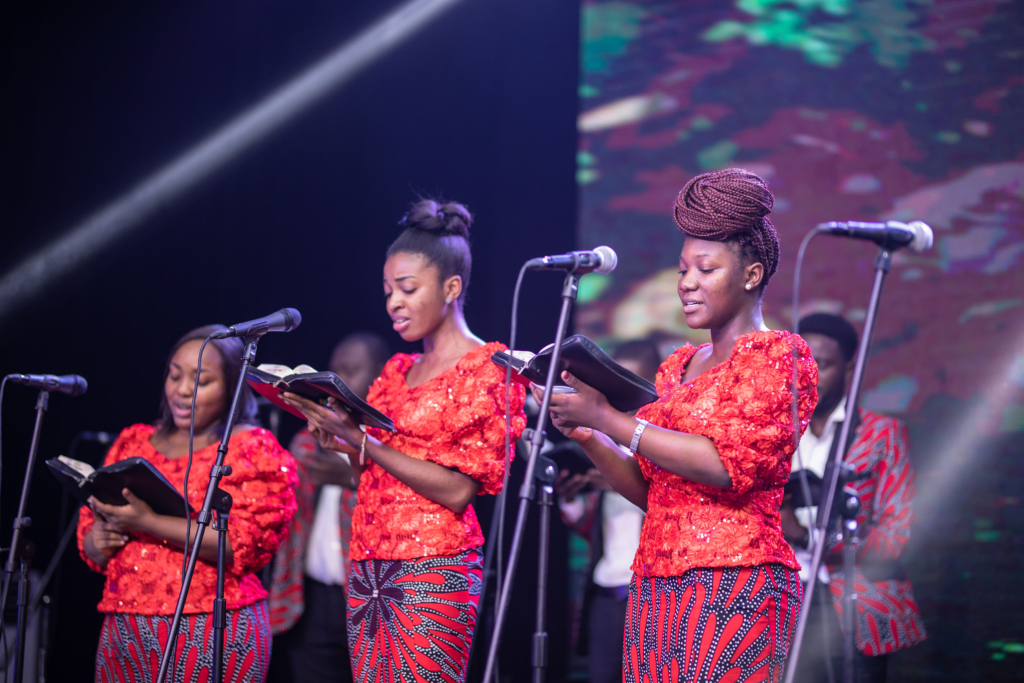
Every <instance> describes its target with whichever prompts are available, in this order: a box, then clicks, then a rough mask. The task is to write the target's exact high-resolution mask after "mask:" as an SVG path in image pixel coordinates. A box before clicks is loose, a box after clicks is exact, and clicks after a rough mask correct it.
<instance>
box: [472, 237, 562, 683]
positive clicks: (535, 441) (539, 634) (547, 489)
mask: <svg viewBox="0 0 1024 683" xmlns="http://www.w3.org/2000/svg"><path fill="white" fill-rule="evenodd" d="M575 260H576V261H577V266H576V267H578V262H579V257H578V256H576V257H575ZM575 270H576V268H573V270H571V271H569V273H568V274H567V275H566V276H565V283H564V284H563V285H562V311H561V313H560V314H559V317H558V329H557V330H556V331H555V346H554V349H552V351H551V365H550V366H549V367H548V376H547V380H545V382H544V398H543V399H542V400H541V404H540V414H538V415H537V426H536V428H535V429H534V430H533V438H531V439H530V458H529V460H527V462H526V475H525V477H524V479H523V485H522V487H521V488H520V489H519V513H518V514H517V515H516V527H515V532H514V533H513V535H512V547H511V549H510V551H509V556H508V569H507V570H506V571H505V581H504V583H503V584H502V586H501V597H500V599H499V601H498V609H497V612H496V615H495V619H494V632H493V633H492V634H491V645H490V648H489V649H488V651H487V666H486V668H485V669H484V679H483V680H484V683H491V676H492V674H493V671H494V667H495V664H496V662H497V659H498V645H499V643H500V642H501V630H502V627H503V626H504V623H505V616H506V613H507V612H508V605H509V599H510V597H511V595H512V583H513V579H514V578H515V573H516V563H517V562H518V560H519V551H520V550H521V548H522V542H523V533H524V531H525V527H526V518H527V516H528V515H529V512H530V509H529V505H530V500H532V498H533V493H535V492H538V491H539V493H540V494H541V520H540V521H541V528H540V538H539V543H540V547H539V552H538V561H537V565H538V566H537V569H538V572H539V573H540V576H539V579H538V582H537V621H536V631H535V632H534V634H533V653H532V656H531V665H532V667H533V678H532V680H533V683H543V681H544V676H545V673H546V670H547V664H548V634H547V633H546V632H545V630H544V629H545V623H544V622H545V619H546V616H547V602H546V601H547V567H548V527H549V525H550V521H551V500H552V493H553V490H552V487H551V483H552V482H553V481H554V476H555V475H556V474H557V473H556V472H555V471H554V466H553V465H547V464H545V465H542V468H541V470H540V472H539V473H538V472H537V460H538V458H539V457H540V449H541V446H543V445H544V427H545V426H546V424H547V419H548V409H549V408H550V406H551V388H552V387H553V386H554V384H555V377H556V376H557V375H558V362H559V360H560V359H561V356H562V342H563V341H564V340H565V331H566V328H568V327H569V314H570V312H571V311H572V304H573V302H574V301H576V294H577V290H578V289H579V283H580V276H579V275H577V274H576V273H575ZM549 470H550V471H549ZM538 479H539V480H538Z"/></svg>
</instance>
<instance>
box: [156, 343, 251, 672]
mask: <svg viewBox="0 0 1024 683" xmlns="http://www.w3.org/2000/svg"><path fill="white" fill-rule="evenodd" d="M258 342H259V337H246V338H245V352H244V353H243V354H242V371H241V372H240V373H239V375H238V383H237V384H236V385H235V396H234V398H232V399H231V410H230V411H229V412H228V421H227V424H226V425H224V436H223V438H222V439H221V440H220V446H218V447H217V460H216V462H214V464H213V467H211V468H210V483H209V484H208V485H207V487H206V497H205V498H204V499H203V507H202V510H200V512H199V515H198V517H197V518H196V538H195V541H193V542H192V551H191V552H190V553H189V556H188V565H187V567H186V569H185V575H184V576H183V577H181V590H180V591H179V592H178V605H177V607H175V608H174V618H173V619H171V628H170V630H169V631H168V632H167V644H166V645H165V646H164V654H163V657H161V658H160V671H159V672H158V673H157V677H156V681H155V683H164V680H165V679H166V677H167V669H168V667H169V666H170V664H171V655H172V653H173V652H174V646H175V643H176V642H177V640H178V629H179V628H180V626H181V617H182V614H183V613H184V611H185V601H186V600H187V599H188V590H189V587H190V586H191V585H192V575H193V574H194V573H195V570H196V561H197V560H198V559H199V549H200V548H201V547H202V545H203V533H204V532H205V531H206V527H207V526H209V524H210V518H211V517H212V516H213V512H212V511H213V508H214V501H215V499H216V497H217V495H218V493H219V492H220V489H218V485H219V484H220V480H221V477H223V476H225V475H226V474H230V473H231V468H230V467H224V457H225V456H226V455H227V453H228V441H230V440H231V431H232V430H233V429H234V428H235V419H236V417H237V416H238V403H239V400H240V399H241V396H242V389H243V387H245V376H246V374H247V373H248V371H249V366H250V365H252V361H253V359H254V358H255V357H256V344H257V343H258ZM222 561H223V554H222V553H219V552H218V554H217V564H218V565H220V564H221V562H222ZM218 588H220V586H218ZM218 597H223V596H218ZM211 683H220V681H218V680H216V679H214V680H213V681H211Z"/></svg>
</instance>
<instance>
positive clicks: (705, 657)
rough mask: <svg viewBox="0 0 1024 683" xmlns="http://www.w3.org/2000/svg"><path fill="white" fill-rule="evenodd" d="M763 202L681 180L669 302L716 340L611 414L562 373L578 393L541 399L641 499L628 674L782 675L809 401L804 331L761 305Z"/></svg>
mask: <svg viewBox="0 0 1024 683" xmlns="http://www.w3.org/2000/svg"><path fill="white" fill-rule="evenodd" d="M772 203H773V197H772V194H771V192H769V191H768V188H767V186H766V185H765V183H764V181H763V180H761V179H760V178H759V177H757V176H756V175H753V174H752V173H748V172H746V171H743V170H740V169H727V170H724V171H717V172H715V173H705V174H703V175H700V176H697V177H696V178H694V179H693V180H691V181H690V182H689V183H687V184H686V186H685V187H684V188H683V190H682V191H681V192H680V193H679V196H678V198H677V199H676V206H675V221H676V225H678V226H679V229H680V230H681V231H682V233H683V235H684V242H683V249H682V253H680V255H679V284H678V293H679V299H680V300H681V301H682V304H683V313H684V315H685V316H686V322H687V324H688V325H689V326H690V327H691V328H700V329H708V330H710V331H711V343H710V344H704V345H702V346H700V347H697V348H694V347H693V346H691V345H689V344H686V345H684V346H682V347H680V348H679V349H677V350H676V351H675V352H674V353H673V354H672V355H671V356H669V357H668V358H667V359H666V360H665V362H664V363H662V365H661V368H660V369H659V371H658V378H657V389H658V395H659V398H658V400H657V401H656V402H655V403H652V404H650V405H648V406H645V407H644V408H642V409H641V410H640V411H639V412H638V413H637V414H636V416H635V417H634V416H632V415H628V414H625V413H621V412H619V411H617V410H615V409H614V408H612V407H611V406H609V405H608V401H607V400H606V399H605V397H604V396H603V395H602V394H601V393H599V392H598V391H597V390H595V389H594V388H592V387H589V386H587V385H586V384H584V383H583V382H580V381H579V380H578V379H576V378H575V377H573V376H572V375H570V374H569V373H564V374H563V379H564V380H565V381H566V383H568V384H569V385H570V386H572V387H574V388H575V389H576V391H577V392H578V393H576V394H555V395H554V396H552V397H551V399H552V400H551V417H552V422H553V423H554V425H555V426H556V427H558V429H560V430H561V431H562V432H563V433H565V434H566V435H568V436H569V437H570V438H572V439H573V440H574V441H576V442H577V443H579V444H580V445H581V446H582V447H583V450H584V451H585V452H586V453H587V455H589V456H590V458H591V459H592V460H593V461H594V463H595V464H596V465H597V467H598V468H599V469H600V470H601V473H602V474H603V475H604V476H605V478H606V479H607V480H608V482H609V483H611V485H612V486H613V487H614V488H615V489H616V490H618V491H619V493H621V494H622V495H623V496H625V497H626V498H628V499H629V500H630V501H632V502H633V503H635V504H636V505H638V506H639V507H641V508H643V509H645V510H646V511H647V517H646V518H645V520H644V524H643V531H642V532H641V536H640V546H639V548H638V549H637V553H636V558H635V559H634V561H633V581H632V583H631V585H630V594H629V604H628V608H627V614H626V628H625V631H626V637H625V645H624V663H623V668H624V671H623V677H624V680H625V681H626V682H627V683H641V682H642V681H663V682H665V683H667V682H668V681H672V682H675V681H736V682H739V681H778V680H779V679H780V677H781V675H782V667H783V664H784V662H785V658H786V654H787V652H788V650H789V646H790V643H791V641H792V638H793V632H794V628H795V625H796V619H797V616H798V614H799V611H800V602H801V599H802V593H803V588H802V586H801V584H800V580H799V577H798V575H797V572H796V570H797V569H798V568H799V565H798V564H797V562H796V558H795V557H794V556H793V552H792V550H791V549H790V547H789V545H788V544H787V543H786V541H785V540H784V539H783V536H782V528H781V525H780V519H779V512H778V510H779V505H780V503H781V502H782V495H783V485H784V484H785V483H786V481H787V480H788V478H789V468H790V461H791V458H792V455H793V436H794V434H793V430H794V429H799V430H800V431H801V433H802V432H803V430H804V429H806V427H807V424H808V421H809V420H810V418H811V414H812V413H813V412H814V406H815V404H816V403H817V392H816V389H815V386H816V385H817V367H816V366H815V364H814V360H813V359H812V358H811V354H810V351H809V350H808V348H807V345H806V344H805V343H804V341H803V340H802V339H800V337H798V336H795V335H792V334H790V333H788V332H775V331H771V330H768V328H766V327H765V324H764V320H763V319H762V317H761V294H762V292H763V290H764V287H765V285H767V284H768V281H769V280H770V279H771V277H772V275H774V274H775V271H776V269H777V268H778V264H779V239H778V236H777V235H776V233H775V228H774V227H773V226H772V223H771V221H770V220H769V219H768V214H769V212H770V211H771V208H772ZM794 357H796V358H798V359H799V360H798V361H797V362H798V363H799V366H800V367H799V369H800V373H799V374H800V382H799V425H794V424H793V415H792V392H791V381H792V377H793V362H794ZM616 444H623V445H628V446H629V450H630V451H631V452H632V453H633V455H635V457H629V456H628V455H626V454H624V452H623V450H622V449H620V448H619V447H618V446H617V445H616Z"/></svg>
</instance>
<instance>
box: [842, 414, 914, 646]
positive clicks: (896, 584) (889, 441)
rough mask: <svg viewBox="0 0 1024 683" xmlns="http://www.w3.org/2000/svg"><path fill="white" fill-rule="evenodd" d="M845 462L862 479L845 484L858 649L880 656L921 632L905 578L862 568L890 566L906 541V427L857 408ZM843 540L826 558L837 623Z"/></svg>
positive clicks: (910, 488) (909, 481)
mask: <svg viewBox="0 0 1024 683" xmlns="http://www.w3.org/2000/svg"><path fill="white" fill-rule="evenodd" d="M860 415H861V422H860V425H859V426H858V427H857V432H856V435H855V440H854V443H853V446H852V447H851V448H850V452H849V453H848V454H847V456H846V460H845V462H846V464H847V465H849V466H851V467H852V468H853V470H854V471H855V472H856V473H857V474H863V473H866V472H870V473H871V474H870V476H868V477H867V478H864V479H861V480H859V481H855V482H853V483H850V484H848V486H850V487H851V488H853V489H854V490H855V491H856V492H857V495H858V496H859V498H860V502H861V511H860V515H858V517H857V523H858V524H859V527H860V530H859V538H860V541H859V547H858V549H857V565H858V566H857V569H856V577H855V580H854V588H855V590H856V593H857V648H858V649H859V650H860V651H861V652H863V653H864V654H866V655H882V654H888V653H890V652H895V651H896V650H902V649H903V648H907V647H910V646H911V645H916V644H917V643H920V642H921V641H922V640H924V639H925V637H926V633H925V629H924V623H922V621H921V614H920V612H919V611H918V608H917V603H916V602H915V600H914V591H913V589H912V587H911V585H910V580H909V579H905V578H902V579H892V578H889V579H885V580H881V581H870V580H868V578H867V577H866V576H865V572H864V570H863V569H862V567H868V568H869V569H868V573H869V574H870V573H871V571H870V567H871V566H872V565H875V566H878V565H880V564H881V563H885V564H886V565H889V566H892V565H893V564H894V563H895V561H897V560H899V559H900V556H901V555H902V554H903V550H904V548H905V547H906V544H907V541H908V540H909V538H910V523H911V521H912V518H913V515H912V510H911V505H912V503H913V500H914V493H915V491H916V487H915V484H914V469H913V466H912V465H911V462H910V454H909V452H908V448H907V443H908V440H907V429H906V427H905V426H904V425H903V424H902V423H901V422H899V421H898V420H896V419H894V418H891V417H887V416H885V415H879V414H877V413H871V412H868V411H864V410H862V411H861V412H860ZM842 549H843V545H842V542H836V541H835V540H834V538H833V539H832V542H831V543H830V545H829V556H828V557H827V558H826V560H827V566H828V570H829V576H830V579H831V584H830V588H831V591H832V603H833V605H835V608H836V610H837V611H838V613H839V618H840V623H841V622H842V612H843V605H842V595H843V586H844V582H845V576H844V574H843V567H842Z"/></svg>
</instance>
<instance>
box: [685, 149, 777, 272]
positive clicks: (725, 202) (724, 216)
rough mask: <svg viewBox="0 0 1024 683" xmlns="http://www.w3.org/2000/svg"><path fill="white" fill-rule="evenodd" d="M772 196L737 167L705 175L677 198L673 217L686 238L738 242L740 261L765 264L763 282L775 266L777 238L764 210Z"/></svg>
mask: <svg viewBox="0 0 1024 683" xmlns="http://www.w3.org/2000/svg"><path fill="white" fill-rule="evenodd" d="M774 204H775V197H774V196H772V193H771V191H770V190H769V189H768V185H767V183H765V182H764V181H763V180H762V179H761V178H759V177H758V176H756V175H754V174H753V173H750V172H748V171H745V170H743V169H741V168H727V169H725V170H722V171H714V172H712V173H703V174H701V175H699V176H697V177H695V178H693V179H692V180H690V182H688V183H686V185H685V186H684V187H683V189H682V190H681V191H680V192H679V196H678V197H676V204H675V209H674V211H673V217H674V218H675V221H676V225H677V226H678V227H679V229H680V230H681V231H682V232H683V234H684V235H686V236H688V237H695V238H697V239H701V240H710V241H712V242H737V243H738V244H739V246H740V253H741V254H742V256H743V258H744V259H750V260H751V261H752V262H755V263H760V264H761V265H762V266H763V267H764V279H763V280H762V281H761V286H762V287H764V286H765V285H767V284H768V280H770V279H771V277H772V275H774V274H775V271H776V270H777V269H778V267H779V236H778V234H777V233H776V232H775V226H773V225H772V222H771V220H770V219H769V218H768V214H769V213H771V210H772V206H774Z"/></svg>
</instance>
